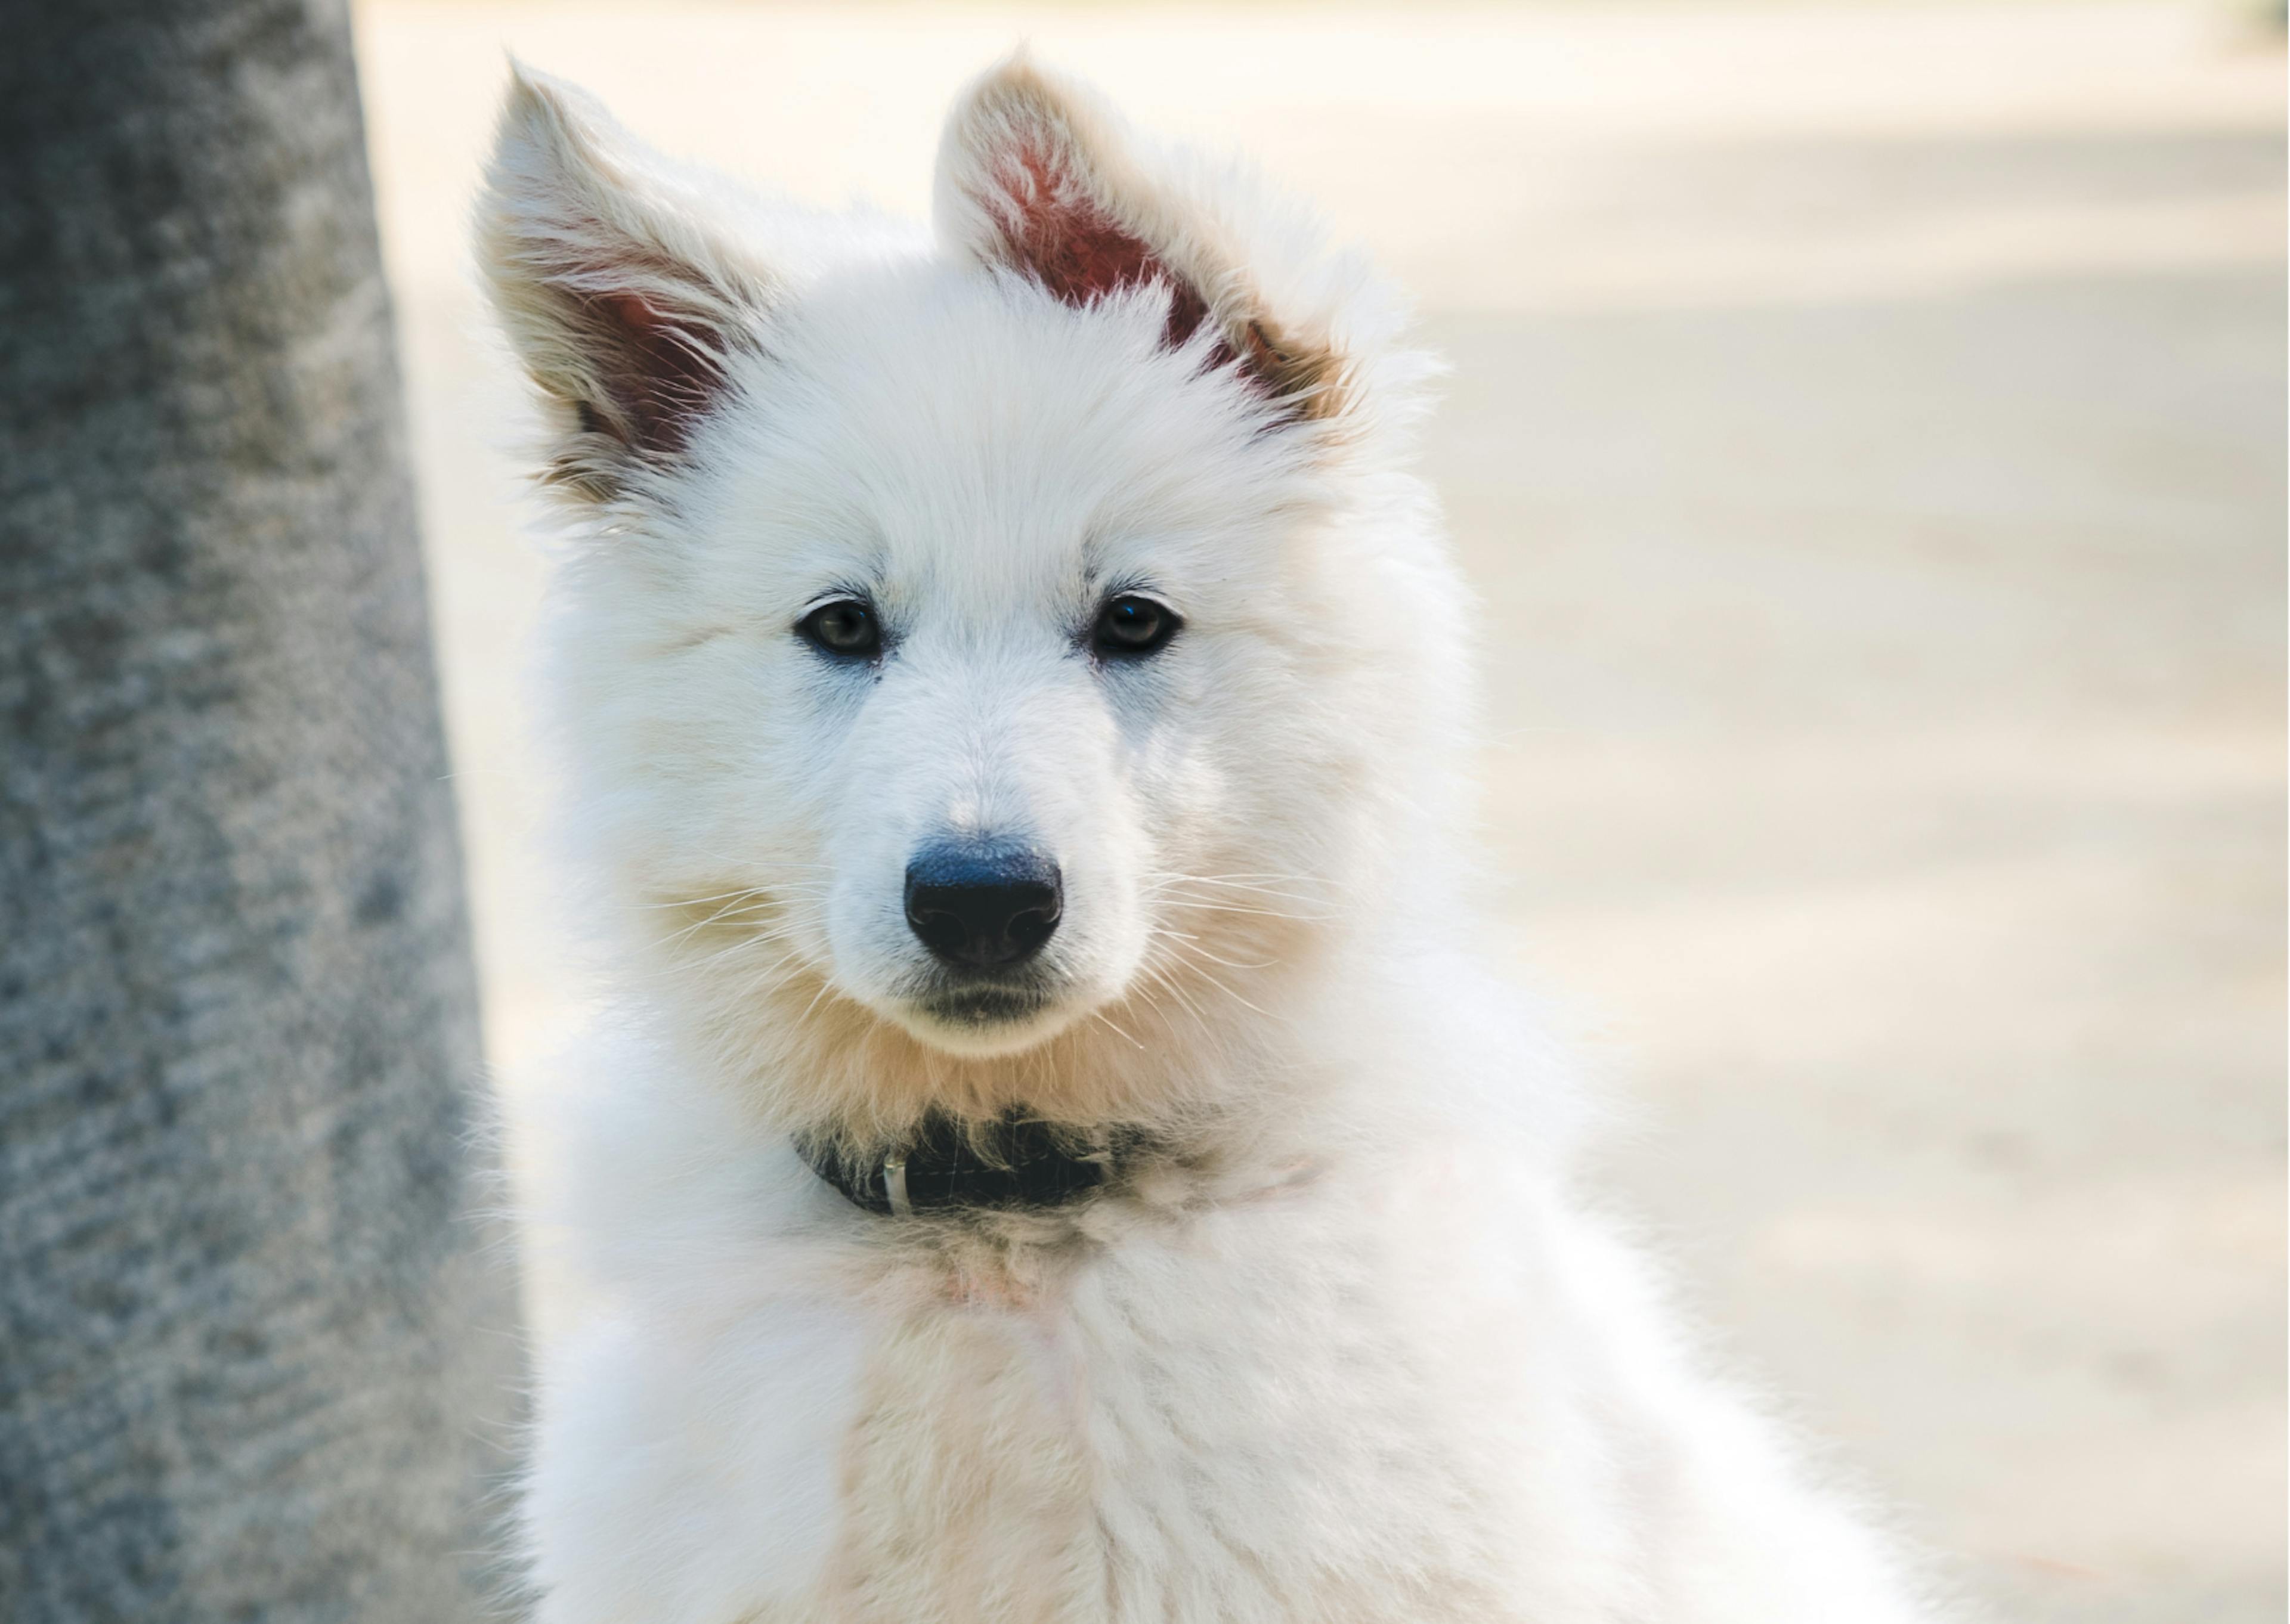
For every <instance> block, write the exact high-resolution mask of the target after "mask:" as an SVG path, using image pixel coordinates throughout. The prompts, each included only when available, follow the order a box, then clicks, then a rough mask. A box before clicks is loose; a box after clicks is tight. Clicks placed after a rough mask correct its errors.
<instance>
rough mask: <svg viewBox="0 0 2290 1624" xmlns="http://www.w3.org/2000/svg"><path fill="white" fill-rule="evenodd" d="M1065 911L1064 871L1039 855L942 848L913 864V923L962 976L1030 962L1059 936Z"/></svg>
mask: <svg viewBox="0 0 2290 1624" xmlns="http://www.w3.org/2000/svg"><path fill="white" fill-rule="evenodd" d="M1064 907H1065V891H1064V888H1063V887H1062V886H1061V884H1059V883H1058V866H1057V864H1055V863H1053V862H1052V861H1051V860H1049V859H1048V858H1046V857H1044V856H1043V855H1042V854H1041V853H1039V852H1029V851H1027V850H1025V849H1023V848H1014V849H1013V848H1012V847H1009V846H998V845H967V844H964V845H957V844H948V845H937V846H931V847H928V848H926V849H925V850H924V851H922V852H917V854H916V857H915V860H914V861H912V862H910V863H909V864H908V865H907V924H909V926H910V927H911V928H912V929H913V931H914V933H915V934H916V935H917V937H919V938H920V939H921V940H922V944H923V946H925V948H929V949H930V950H931V952H932V953H933V954H934V955H935V956H937V957H938V959H939V961H940V962H941V963H942V964H951V965H953V966H954V967H955V968H957V969H958V970H1007V969H1009V968H1010V967H1011V966H1012V965H1013V964H1024V963H1025V962H1026V961H1027V960H1028V959H1029V958H1031V957H1033V956H1034V955H1035V954H1037V953H1038V952H1040V951H1041V950H1042V944H1043V943H1044V942H1045V941H1047V940H1049V939H1050V936H1051V934H1052V932H1054V931H1056V929H1057V928H1058V916H1059V914H1060V913H1061V912H1063V911H1064Z"/></svg>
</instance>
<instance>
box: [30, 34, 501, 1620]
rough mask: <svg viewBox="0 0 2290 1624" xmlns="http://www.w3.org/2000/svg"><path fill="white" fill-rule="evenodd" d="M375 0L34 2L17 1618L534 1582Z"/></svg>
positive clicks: (471, 1595) (478, 1600)
mask: <svg viewBox="0 0 2290 1624" xmlns="http://www.w3.org/2000/svg"><path fill="white" fill-rule="evenodd" d="M399 413H400V405H399V400H398V391H397V381H396V370H395V361H394V358H393V356H392V351H391V340H390V324H389V309H388V302H387V300H386V297H385V294H384V290H383V285H382V281H381V275H380V260H379V256H378V252H377V244H376V239H375V230H374V220H373V205H372V193H371V189H370V187H369V184H368V180H367V174H366V166H365V153H364V132H363V129H362V126H361V121H360V116H359V109H358V102H357V92H356V83H355V80H354V79H353V76H352V72H351V60H350V45H349V34H348V20H347V17H346V15H345V13H344V12H343V9H342V7H341V5H340V3H339V0H333V3H331V4H329V3H326V0H309V3H308V4H305V3H303V0H177V3H176V4H162V3H160V0H147V3H144V4H124V3H121V0H7V3H6V4H0V1620H7V1621H8V1624H48V1621H50V1620H71V1621H72V1624H86V1621H90V1620H115V1619H116V1620H137V1621H138V1624H145V1621H151V1620H226V1619H228V1620H338V1619H339V1620H348V1619H356V1620H407V1621H409V1624H415V1621H418V1624H444V1621H447V1620H456V1619H462V1618H474V1617H476V1616H479V1615H480V1613H482V1612H489V1611H490V1609H489V1608H488V1607H487V1606H486V1605H485V1604H484V1603H485V1598H484V1596H482V1595H481V1591H482V1590H483V1588H484V1585H485V1584H486V1583H487V1582H488V1580H489V1577H490V1575H489V1573H488V1561H487V1557H486V1556H485V1550H486V1543H487V1540H486V1534H485V1532H484V1527H483V1526H482V1524H483V1523H484V1520H485V1519H484V1515H483V1508H480V1507H479V1506H478V1505H477V1499H478V1497H479V1496H480V1495H481V1494H485V1493H488V1492H491V1493H493V1494H494V1497H495V1499H496V1500H497V1499H498V1491H499V1489H500V1472H501V1471H502V1469H503V1464H504V1461H503V1456H502V1453H501V1444H502V1443H503V1441H504V1439H505V1437H506V1436H507V1435H508V1429H509V1424H510V1423H511V1422H512V1421H513V1420H514V1419H515V1417H514V1413H513V1412H514V1407H515V1404H516V1397H515V1392H514V1389H515V1387H516V1340H515V1336H514V1326H515V1307H514V1297H513V1284H512V1276H511V1272H510V1267H509V1263H508V1258H507V1255H506V1253H505V1252H502V1251H501V1250H500V1249H499V1248H498V1247H490V1246H488V1244H487V1242H488V1241H489V1239H490V1238H491V1233H490V1230H489V1228H488V1227H487V1225H485V1224H484V1223H483V1222H481V1221H479V1220H476V1219H475V1218H473V1216H472V1213H473V1212H476V1211H477V1210H478V1209H480V1208H482V1207H483V1206H484V1205H485V1204H487V1203H488V1201H489V1195H488V1192H487V1191H486V1190H485V1189H484V1188H481V1187H480V1184H479V1182H478V1181H477V1180H475V1179H474V1178H473V1174H472V1169H471V1161H472V1158H471V1156H470V1153H469V1152H468V1148H467V1146H466V1143H465V1140H466V1138H467V1124H468V1118H469V1111H468V1096H469V1093H470V1092H471V1091H472V1090H473V1089H474V1088H475V1086H476V1081H477V1063H478V1052H477V1032H476V999H475V992H474V980H473V977H472V973H471V968H470V959H469V948H468V932H467V928H466V924H465V920H464V916H463V910H462V900H461V892H460V867H459V855H458V852H457V848H456V844H455V835H454V826H453V809H452V802H451V796H450V790H449V787H448V784H447V781H446V777H445V773H446V763H445V755H444V744H443V741H442V736H441V733H440V730H439V719H438V706H437V697H436V690H435V683H434V678H433V675H432V670H431V660H430V646H429V637H428V621H427V612H426V605H425V603H424V597H423V587H422V579H421V572H420V557H419V555H418V552H417V550H416V535H415V529H414V508H413V501H412V491H411V488H410V483H409V476H408V474H407V470H406V458H405V443H404V434H403V431H402V428H401V425H400V421H399Z"/></svg>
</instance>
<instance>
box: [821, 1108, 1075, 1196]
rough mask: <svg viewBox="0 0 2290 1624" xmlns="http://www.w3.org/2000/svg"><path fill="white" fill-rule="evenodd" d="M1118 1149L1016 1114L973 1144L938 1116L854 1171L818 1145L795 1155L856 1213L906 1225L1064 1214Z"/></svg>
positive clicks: (948, 1119) (848, 1163) (969, 1137)
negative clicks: (973, 1215)
mask: <svg viewBox="0 0 2290 1624" xmlns="http://www.w3.org/2000/svg"><path fill="white" fill-rule="evenodd" d="M1114 1145H1115V1140H1114V1139H1113V1137H1112V1136H1111V1135H1109V1134H1100V1135H1098V1136H1097V1139H1096V1142H1095V1147H1094V1148H1092V1147H1091V1146H1090V1145H1088V1144H1085V1143H1078V1142H1077V1140H1075V1139H1074V1137H1073V1135H1072V1133H1071V1132H1070V1131H1064V1132H1061V1131H1060V1130H1057V1129H1053V1128H1052V1127H1051V1126H1050V1125H1049V1124H1047V1123H1045V1122H1042V1121H1039V1120H1037V1119H1036V1118H1034V1117H1030V1116H1019V1115H1017V1114H1015V1113H1013V1114H1012V1115H1010V1116H1005V1117H1004V1118H1002V1119H1001V1120H1000V1121H999V1122H997V1123H995V1124H992V1125H991V1126H990V1127H989V1128H987V1129H985V1130H984V1131H983V1132H981V1133H979V1134H976V1135H975V1136H973V1135H972V1134H968V1133H965V1132H964V1131H963V1129H962V1128H961V1127H960V1126H959V1125H958V1124H957V1123H956V1122H955V1121H954V1120H953V1119H952V1118H951V1117H948V1116H939V1115H937V1114H936V1113H933V1114H932V1115H931V1116H926V1117H925V1118H924V1119H923V1124H922V1126H921V1127H920V1128H919V1129H917V1131H916V1132H915V1134H914V1136H913V1137H912V1138H910V1139H909V1140H907V1141H906V1142H905V1143H904V1144H901V1145H897V1146H893V1148H890V1149H889V1150H886V1151H883V1152H880V1153H878V1154H877V1155H875V1156H872V1157H870V1158H869V1159H867V1160H865V1161H861V1162H857V1163H853V1162H852V1161H850V1160H848V1159H847V1158H845V1156H841V1155H840V1154H838V1153H837V1151H836V1150H835V1149H834V1148H832V1147H831V1146H829V1145H827V1144H825V1143H823V1142H821V1141H817V1140H798V1141H797V1145H796V1148H797V1151H799V1152H800V1153H801V1154H802V1156H803V1159H804V1160H805V1162H807V1163H809V1164H811V1171H812V1172H815V1173H817V1174H818V1175H819V1176H820V1177H821V1179H824V1180H826V1181H827V1182H828V1183H829V1184H831V1185H833V1186H834V1187H835V1188H837V1189H838V1190H840V1191H842V1192H843V1194H844V1196H845V1197H847V1198H848V1199H849V1200H850V1202H851V1204H853V1206H858V1207H864V1208H865V1209H866V1210H867V1211H868V1212H880V1213H883V1214H885V1216H895V1217H899V1218H906V1217H909V1216H911V1215H912V1214H914V1213H917V1212H947V1211H951V1210H956V1209H959V1208H963V1207H987V1208H992V1209H996V1210H999V1211H1011V1210H1014V1209H1024V1208H1029V1207H1056V1206H1063V1205H1064V1204H1066V1203H1068V1202H1069V1201H1073V1200H1076V1199H1077V1198H1078V1197H1080V1196H1085V1195H1087V1194H1088V1193H1089V1192H1090V1191H1092V1190H1093V1189H1095V1188H1097V1187H1098V1186H1099V1185H1101V1184H1103V1183H1104V1182H1105V1181H1106V1180H1107V1179H1108V1178H1109V1176H1110V1175H1111V1174H1112V1172H1113V1169H1114V1162H1115V1152H1114Z"/></svg>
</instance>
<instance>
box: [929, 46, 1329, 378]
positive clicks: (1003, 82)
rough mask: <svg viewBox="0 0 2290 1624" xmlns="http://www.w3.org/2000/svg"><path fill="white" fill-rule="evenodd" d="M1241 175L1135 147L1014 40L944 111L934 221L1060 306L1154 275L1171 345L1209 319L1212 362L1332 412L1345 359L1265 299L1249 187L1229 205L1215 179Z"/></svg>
mask: <svg viewBox="0 0 2290 1624" xmlns="http://www.w3.org/2000/svg"><path fill="white" fill-rule="evenodd" d="M1220 180H1221V181H1222V182H1223V183H1224V185H1223V186H1222V187H1220V185H1219V184H1217V183H1218V182H1219V181H1220ZM1240 181H1241V178H1239V177H1235V176H1231V175H1226V176H1221V177H1220V176H1213V175H1211V174H1209V173H1208V172H1206V171H1205V169H1203V168H1202V167H1201V166H1199V165H1198V164H1191V165H1189V164H1187V163H1186V162H1185V161H1184V160H1183V159H1182V158H1181V157H1179V156H1176V155H1162V154H1156V153H1153V152H1151V151H1149V150H1147V149H1144V148H1142V145H1141V143H1140V142H1139V141H1138V140H1136V138H1135V137H1134V136H1133V135H1132V134H1131V132H1129V131H1127V130H1126V129H1125V128H1124V127H1123V125H1122V124H1121V122H1120V120H1119V118H1118V116H1117V115H1115V114H1114V113H1113V112H1112V110H1111V109H1110V108H1107V107H1105V106H1104V105H1103V104H1102V103H1101V101H1100V100H1098V99H1097V98H1096V97H1095V96H1094V95H1093V94H1091V93H1090V92H1088V91H1086V90H1085V89H1084V88H1082V87H1081V86H1079V85H1077V84H1073V83H1072V82H1070V81H1069V80H1066V79H1063V78H1060V77H1057V76H1052V75H1050V74H1048V73H1046V72H1045V71H1044V70H1043V69H1042V68H1038V67H1037V66H1036V65H1035V64H1034V63H1033V62H1032V61H1030V60H1028V58H1027V57H1026V56H1025V55H1024V54H1023V53H1022V52H1021V53H1020V54H1019V55H1017V56H1014V57H1013V58H1011V59H1010V60H1008V61H1006V62H1005V63H1003V64H1002V65H1001V66H1000V67H998V68H994V69H992V70H991V71H989V73H988V74H986V76H984V77H982V78H981V79H980V80H979V81H978V82H977V83H976V84H973V85H972V86H971V88H970V90H969V91H968V92H966V93H965V95H964V96H963V97H962V98H961V99H960V100H957V103H956V104H955V108H954V111H953V114H952V115H951V116H949V119H948V122H947V128H946V135H945V138H944V140H943V142H942V143H941V147H940V148H939V163H938V187H937V224H938V231H939V235H940V237H941V240H942V241H943V242H945V243H946V244H947V245H948V246H949V247H951V248H954V249H957V250H958V251H966V252H969V253H971V254H973V255H974V256H975V257H976V258H978V259H980V260H983V261H985V262H986V263H988V264H992V265H1000V266H1005V267H1007V268H1011V269H1013V270H1015V271H1018V272H1020V273H1021V274H1022V275H1024V276H1028V277H1030V278H1031V279H1032V280H1034V281H1036V282H1037V283H1039V284H1041V285H1042V286H1043V287H1044V288H1045V289H1046V290H1048V291H1049V292H1051V293H1053V294H1054V295H1056V296H1057V297H1058V298H1059V299H1061V300H1064V301H1066V302H1067V303H1069V304H1073V305H1087V304H1089V303H1091V302H1093V301H1094V300H1101V299H1103V298H1106V297H1108V296H1109V295H1111V294H1115V293H1119V292H1126V291H1127V290H1129V289H1132V288H1136V287H1140V286H1143V285H1146V284H1162V285H1165V287H1166V288H1167V289H1168V290H1169V321H1168V328H1167V331H1166V334H1165V338H1166V341H1167V342H1168V343H1169V344H1170V345H1171V346H1172V347H1175V346H1177V345H1180V344H1182V343H1184V342H1186V341H1187V340H1190V339H1191V338H1192V337H1193V336H1194V335H1195V334H1196V333H1197V332H1199V331H1200V329H1201V326H1202V324H1204V323H1207V324H1212V325H1213V330H1214V332H1215V334H1216V342H1215V345H1214V348H1213V350H1212V352H1211V364H1218V365H1230V366H1234V367H1237V369H1238V370H1239V371H1240V372H1241V373H1242V375H1243V376H1245V377H1246V378H1247V379H1248V380H1250V381H1251V382H1252V383H1253V384H1254V385H1255V386H1256V387H1257V388H1259V389H1261V391H1262V392H1263V393H1264V394H1266V395H1267V396H1269V397H1270V398H1272V399H1273V400H1275V401H1277V402H1278V403H1279V404H1280V405H1281V407H1282V408H1283V409H1284V411H1285V412H1286V413H1287V414H1288V415H1290V416H1292V417H1294V418H1297V419H1309V418H1329V417H1333V416H1336V415H1338V414H1339V413H1340V412H1341V411H1342V410H1343V409H1344V407H1345V404H1346V394H1347V391H1346V388H1345V383H1346V374H1347V372H1348V368H1347V365H1346V362H1345V358H1344V356H1343V355H1342V353H1341V345H1340V344H1339V342H1338V341H1337V336H1336V334H1335V332H1333V326H1334V324H1333V321H1331V320H1330V319H1329V317H1328V316H1327V315H1325V314H1323V313H1320V312H1316V311H1314V310H1313V309H1311V308H1309V306H1310V303H1311V301H1310V300H1299V301H1297V302H1296V305H1295V306H1294V307H1293V308H1287V309H1285V310H1276V309H1275V308H1273V307H1274V302H1275V301H1274V300H1272V299H1270V298H1269V297H1268V296H1267V293H1266V291H1265V289H1264V286H1263V285H1262V278H1261V276H1260V275H1259V272H1260V271H1261V269H1263V267H1262V266H1261V264H1257V263H1253V260H1261V257H1262V256H1261V254H1253V253H1252V250H1253V249H1255V248H1257V247H1258V246H1260V245H1259V244H1254V243H1252V242H1251V241H1250V238H1251V236H1252V232H1251V230H1250V226H1251V225H1252V224H1253V223H1257V222H1252V221H1249V220H1246V219H1245V218H1244V217H1245V214H1246V213H1247V212H1248V209H1247V204H1248V203H1249V202H1251V201H1254V202H1258V203H1260V204H1261V202H1262V201H1263V200H1261V199H1249V198H1243V199H1241V200H1239V205H1240V206H1238V207H1236V206H1235V200H1234V199H1233V198H1232V197H1231V196H1229V189H1230V188H1231V187H1232V186H1233V185H1235V184H1239V183H1240ZM1306 235H1307V236H1316V235H1317V234H1314V233H1310V232H1309V230H1308V231H1307V233H1306Z"/></svg>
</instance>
